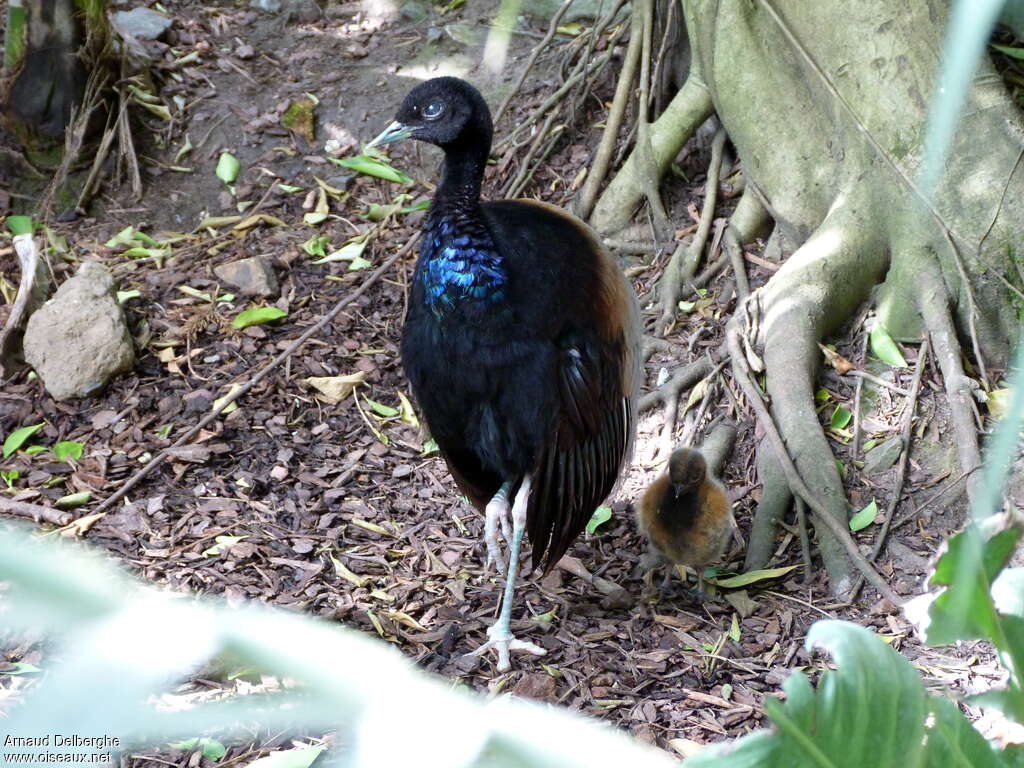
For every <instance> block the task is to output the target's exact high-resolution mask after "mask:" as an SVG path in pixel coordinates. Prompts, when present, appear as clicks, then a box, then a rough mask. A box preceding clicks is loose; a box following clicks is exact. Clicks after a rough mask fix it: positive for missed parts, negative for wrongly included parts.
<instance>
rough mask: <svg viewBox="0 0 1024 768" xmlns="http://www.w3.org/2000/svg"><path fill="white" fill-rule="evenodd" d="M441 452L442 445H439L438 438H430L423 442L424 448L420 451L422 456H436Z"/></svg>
mask: <svg viewBox="0 0 1024 768" xmlns="http://www.w3.org/2000/svg"><path fill="white" fill-rule="evenodd" d="M440 452H441V449H440V447H438V445H437V440H435V439H434V438H430V439H429V440H427V442H425V443H424V444H423V449H422V450H421V451H420V456H424V457H426V456H436V455H437V454H438V453H440Z"/></svg>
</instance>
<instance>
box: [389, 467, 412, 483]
mask: <svg viewBox="0 0 1024 768" xmlns="http://www.w3.org/2000/svg"><path fill="white" fill-rule="evenodd" d="M411 474H412V465H411V464H399V465H398V466H397V467H395V468H394V469H393V470H392V471H391V476H392V477H393V478H395V479H396V480H401V479H402V478H403V477H408V476H409V475H411Z"/></svg>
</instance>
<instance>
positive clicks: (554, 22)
mask: <svg viewBox="0 0 1024 768" xmlns="http://www.w3.org/2000/svg"><path fill="white" fill-rule="evenodd" d="M572 3H573V0H565V2H564V3H562V5H561V7H559V9H558V10H557V11H555V15H554V16H552V17H551V24H549V25H548V31H547V34H546V35H544V37H543V39H542V40H541V41H540V42H539V43H537V45H535V46H534V48H533V52H532V53H531V54H530V58H528V59H527V60H526V66H524V67H523V71H522V72H520V73H519V79H517V80H516V84H515V85H513V86H512V90H510V91H509V92H508V96H506V97H505V99H504V101H502V102H501V106H499V107H498V108H497V110H495V112H494V120H493V122H494V124H495V125H497V124H498V121H499V120H501V117H502V115H504V114H505V110H506V109H508V105H509V104H511V103H512V98H513V97H514V96H515V95H516V94H517V93H518V92H519V89H520V88H522V87H523V82H524V81H525V80H526V76H527V75H528V74H530V70H531V69H533V65H534V64H535V63H536V62H537V57H538V56H540V52H541V51H543V50H544V48H545V47H546V46H547V44H548V43H550V42H551V38H553V37H554V36H555V31H556V30H557V29H558V25H559V24H560V23H561V21H562V17H563V16H565V12H566V11H568V10H569V6H571V5H572Z"/></svg>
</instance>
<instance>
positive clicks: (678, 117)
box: [590, 62, 712, 234]
mask: <svg viewBox="0 0 1024 768" xmlns="http://www.w3.org/2000/svg"><path fill="white" fill-rule="evenodd" d="M711 113H712V106H711V97H710V95H709V94H708V91H707V88H705V87H704V83H703V80H702V78H701V76H700V73H699V70H698V68H697V65H696V62H695V63H694V66H693V68H692V69H691V71H690V76H689V78H687V80H686V84H685V85H684V86H683V87H682V88H681V89H680V90H679V92H678V93H677V94H676V95H675V96H674V97H673V99H672V101H671V102H669V105H668V107H666V108H665V111H664V112H663V113H662V114H661V116H660V117H658V119H657V120H655V121H654V122H653V123H651V131H650V143H651V153H652V158H653V161H654V167H655V168H656V169H657V175H658V177H659V178H660V177H661V176H663V175H664V174H665V171H666V170H667V169H668V166H669V164H670V163H671V162H672V160H673V159H675V157H676V155H678V154H679V152H680V150H682V148H683V145H684V144H685V143H686V142H687V141H688V140H689V139H690V137H691V136H693V133H694V131H696V130H697V128H698V127H699V126H700V125H701V124H702V123H703V122H704V121H705V120H707V119H708V118H709V117H710V116H711ZM613 143H614V142H613ZM638 162H639V161H638V159H637V156H636V151H634V152H633V153H632V154H631V155H630V156H629V158H627V159H626V162H625V163H623V165H622V168H620V169H619V171H618V173H616V174H615V178H614V179H612V181H611V182H610V183H609V184H608V186H607V187H606V188H605V190H604V192H603V193H602V195H601V197H600V199H598V201H597V204H596V205H595V206H594V211H593V213H592V214H591V216H590V223H591V225H593V227H594V228H595V229H596V230H597V231H598V232H601V233H602V234H613V233H615V232H618V231H619V230H622V229H625V228H626V227H627V226H628V225H629V221H630V218H631V217H632V215H633V211H634V210H635V209H636V207H637V205H638V204H639V203H640V199H641V198H642V197H643V194H644V186H643V178H642V176H641V174H640V169H639V168H638V167H637V166H638Z"/></svg>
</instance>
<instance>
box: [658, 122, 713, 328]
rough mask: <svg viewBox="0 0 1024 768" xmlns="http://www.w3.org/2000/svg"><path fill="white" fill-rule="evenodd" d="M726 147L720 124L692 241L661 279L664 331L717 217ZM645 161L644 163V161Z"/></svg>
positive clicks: (674, 256) (676, 255)
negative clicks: (720, 177)
mask: <svg viewBox="0 0 1024 768" xmlns="http://www.w3.org/2000/svg"><path fill="white" fill-rule="evenodd" d="M724 147H725V131H723V130H722V129H721V128H719V129H718V131H717V132H716V133H715V138H714V141H712V143H711V162H710V163H708V175H707V182H706V183H705V184H704V209H703V210H702V211H701V212H700V222H699V223H698V224H697V231H696V232H695V233H694V235H693V239H692V240H691V241H690V243H689V244H688V245H687V244H683V243H680V244H679V247H677V248H676V250H675V252H674V253H673V254H672V258H671V260H670V261H669V263H668V266H667V267H666V268H665V272H664V274H663V275H662V276H661V280H659V281H658V294H659V296H660V297H661V317H660V319H659V320H658V328H659V330H660V331H661V332H662V333H665V332H666V331H667V330H668V328H669V327H670V326H671V325H672V322H673V321H674V319H675V316H676V303H677V302H678V301H679V293H680V288H681V286H682V283H683V281H684V280H688V279H690V278H692V277H693V276H694V274H696V272H697V267H698V266H699V265H700V257H701V254H702V253H703V252H704V246H705V244H706V243H707V240H708V234H709V233H710V232H711V222H712V221H713V220H714V218H715V206H716V204H717V201H718V173H719V171H720V170H721V168H722V149H723V148H724ZM641 165H642V163H641Z"/></svg>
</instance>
